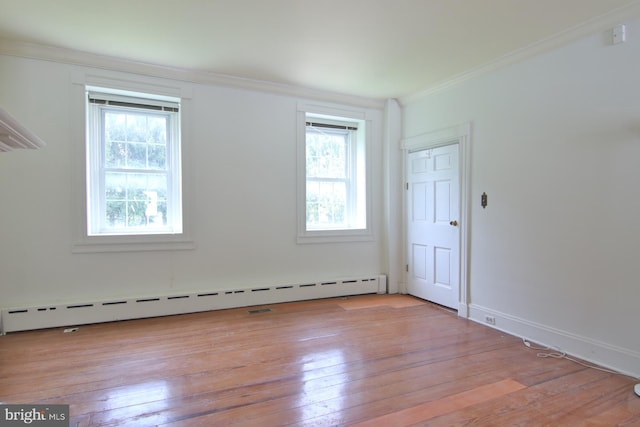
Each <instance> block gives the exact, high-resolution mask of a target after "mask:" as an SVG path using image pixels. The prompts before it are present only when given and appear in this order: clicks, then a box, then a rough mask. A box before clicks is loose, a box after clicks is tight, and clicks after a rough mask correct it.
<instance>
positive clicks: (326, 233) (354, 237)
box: [297, 103, 373, 244]
mask: <svg viewBox="0 0 640 427" xmlns="http://www.w3.org/2000/svg"><path fill="white" fill-rule="evenodd" d="M309 118H312V119H313V120H317V121H318V122H322V123H326V124H337V125H345V126H355V127H357V128H358V130H357V131H355V132H354V133H355V134H356V135H357V140H355V141H351V142H350V150H351V152H350V153H349V155H350V156H351V159H350V166H348V168H350V169H351V171H350V173H349V174H348V175H350V176H349V177H348V178H347V179H351V180H352V181H353V182H352V183H351V191H349V189H347V198H351V200H349V201H348V202H347V203H348V204H350V205H351V208H352V209H356V208H355V206H358V208H357V209H360V211H361V212H360V213H361V214H362V216H363V217H364V224H362V223H360V224H358V223H357V221H354V218H355V217H356V216H357V215H356V214H355V213H354V214H353V215H351V220H349V219H346V221H347V223H348V224H350V225H347V227H344V228H330V227H326V228H308V227H307V163H306V132H307V121H309V120H308V119H309ZM297 122H298V128H297V183H298V185H297V189H298V190H297V242H298V243H301V244H304V243H333V242H358V241H370V240H373V228H372V224H373V218H372V214H371V199H372V197H371V184H370V181H371V179H370V170H371V165H370V164H371V162H370V157H371V153H370V151H371V150H370V147H371V129H372V126H371V120H370V119H368V117H367V112H366V110H364V109H354V108H349V107H342V106H335V105H329V104H307V103H299V104H298V111H297ZM354 189H357V191H354ZM346 209H347V210H348V209H349V207H346Z"/></svg>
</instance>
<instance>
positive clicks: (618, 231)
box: [403, 22, 640, 375]
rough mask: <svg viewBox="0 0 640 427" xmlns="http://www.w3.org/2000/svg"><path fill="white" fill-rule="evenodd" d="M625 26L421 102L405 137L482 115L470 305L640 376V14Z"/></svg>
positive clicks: (476, 147) (477, 120) (480, 314)
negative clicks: (483, 199)
mask: <svg viewBox="0 0 640 427" xmlns="http://www.w3.org/2000/svg"><path fill="white" fill-rule="evenodd" d="M627 32H628V35H629V40H628V41H627V42H626V43H624V44H618V45H612V44H611V43H610V42H609V40H608V37H607V36H608V34H607V33H599V34H594V35H592V36H590V37H586V38H584V39H582V40H579V41H577V42H574V43H572V44H571V45H568V46H564V47H562V48H558V49H555V50H553V51H550V52H547V53H544V54H541V55H539V56H537V57H534V58H532V59H528V60H525V61H523V62H520V63H517V64H514V65H511V66H508V67H505V68H502V69H500V70H498V71H494V72H492V73H490V74H486V75H483V76H478V77H476V78H474V79H472V80H469V81H466V82H465V83H462V84H459V85H457V86H455V87H454V88H451V89H449V90H447V91H443V92H440V93H435V94H432V95H431V96H428V97H426V98H423V99H420V100H417V101H415V102H412V103H411V104H409V105H407V106H406V107H405V108H404V109H403V114H404V117H403V118H404V125H403V136H404V137H411V136H415V135H418V134H421V133H425V132H430V131H434V130H437V129H441V128H446V127H450V126H454V125H458V124H461V123H465V122H472V126H473V130H472V143H471V146H472V149H471V151H472V154H471V174H472V175H471V187H472V188H471V194H470V202H471V224H470V226H471V255H470V290H469V291H470V294H469V295H470V301H471V307H470V308H471V316H472V317H473V318H475V319H476V320H479V321H484V315H486V314H490V315H493V316H496V317H497V327H498V328H502V329H505V330H507V331H510V332H513V333H515V334H516V335H525V336H527V337H529V338H532V339H538V340H539V342H540V341H541V342H545V343H546V344H549V345H559V346H561V347H562V348H563V349H565V350H567V351H569V352H573V353H574V354H578V355H580V356H582V357H586V358H588V359H590V360H595V361H598V362H600V363H604V364H605V365H608V366H613V367H616V368H618V369H621V370H623V371H626V372H634V373H635V375H639V374H640V368H639V367H640V335H639V334H638V327H639V326H640V304H639V301H640V274H638V266H639V260H640V258H639V256H640V221H639V218H640V191H639V189H638V184H639V183H640V167H638V161H639V159H640V84H638V82H639V80H638V76H640V24H639V23H638V22H631V23H628V26H627ZM483 192H486V193H487V194H488V207H487V208H486V209H482V208H481V206H480V195H481V194H482V193H483Z"/></svg>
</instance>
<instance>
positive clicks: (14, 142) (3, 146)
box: [0, 107, 46, 152]
mask: <svg viewBox="0 0 640 427" xmlns="http://www.w3.org/2000/svg"><path fill="white" fill-rule="evenodd" d="M45 145H46V144H45V142H44V141H43V140H42V139H40V138H39V137H38V136H37V135H36V134H34V133H33V132H31V131H30V130H29V129H27V128H26V127H24V126H23V125H22V124H20V123H19V122H18V120H16V119H15V118H14V117H13V116H12V115H11V114H9V112H8V111H6V110H5V109H4V108H2V107H0V152H3V151H11V150H18V149H38V148H41V147H44V146H45Z"/></svg>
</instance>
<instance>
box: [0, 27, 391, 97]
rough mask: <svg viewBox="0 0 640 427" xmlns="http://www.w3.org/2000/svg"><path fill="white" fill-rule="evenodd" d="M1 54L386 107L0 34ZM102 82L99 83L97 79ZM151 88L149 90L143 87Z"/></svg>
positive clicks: (310, 91) (336, 95) (296, 88)
mask: <svg viewBox="0 0 640 427" xmlns="http://www.w3.org/2000/svg"><path fill="white" fill-rule="evenodd" d="M0 54H1V55H9V56H17V57H21V58H30V59H38V60H42V61H52V62H58V63H63V64H71V65H80V66H85V67H92V68H97V69H101V70H109V71H115V72H124V73H131V74H139V75H144V76H150V77H159V78H162V79H171V80H178V81H183V82H190V83H198V84H205V85H215V86H229V87H236V88H241V89H248V90H255V91H260V92H266V93H273V94H277V95H289V96H296V97H303V98H310V99H317V100H321V101H327V102H337V103H342V104H348V105H354V106H359V107H364V108H376V109H382V108H384V100H382V99H374V98H364V97H359V96H353V95H345V94H341V93H335V92H328V91H322V90H317V89H312V88H307V87H301V86H294V85H288V84H281V83H273V82H267V81H262V80H253V79H247V78H241V77H234V76H228V75H222V74H217V73H213V72H209V71H205V70H194V69H185V68H177V67H167V66H163V65H157V64H149V63H144V62H139V61H132V60H127V59H122V58H116V57H112V56H106V55H97V54H93V53H88V52H82V51H78V50H71V49H64V48H58V47H53V46H45V45H39V44H34V43H26V42H18V41H14V40H7V39H1V38H0ZM96 85H97V86H100V84H99V83H96ZM143 92H149V91H143Z"/></svg>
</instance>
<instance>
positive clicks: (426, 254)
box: [407, 144, 460, 309]
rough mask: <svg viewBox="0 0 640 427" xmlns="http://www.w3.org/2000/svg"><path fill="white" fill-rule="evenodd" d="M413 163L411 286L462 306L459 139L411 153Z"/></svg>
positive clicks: (411, 289) (431, 298)
mask: <svg viewBox="0 0 640 427" xmlns="http://www.w3.org/2000/svg"><path fill="white" fill-rule="evenodd" d="M407 165H409V171H408V177H407V178H408V183H409V187H408V191H409V195H408V197H407V201H408V203H409V204H410V206H408V207H407V208H408V209H407V212H408V213H409V215H408V216H409V218H407V228H408V230H407V232H408V234H407V236H408V239H407V241H408V245H409V247H408V254H409V260H408V262H409V266H408V267H409V268H408V276H409V277H408V281H407V283H408V291H409V293H410V294H412V295H415V296H418V297H420V298H424V299H427V300H429V301H433V302H435V303H438V304H442V305H444V306H447V307H451V308H454V309H457V308H458V300H459V292H460V289H459V288H460V228H459V226H458V222H459V220H460V218H459V215H460V177H459V171H458V168H459V166H458V144H452V145H447V146H445V147H438V148H433V149H429V150H423V151H417V152H413V153H409V154H408V161H407ZM453 221H456V222H455V223H453Z"/></svg>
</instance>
